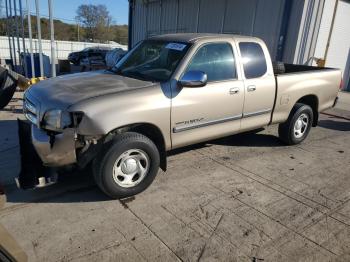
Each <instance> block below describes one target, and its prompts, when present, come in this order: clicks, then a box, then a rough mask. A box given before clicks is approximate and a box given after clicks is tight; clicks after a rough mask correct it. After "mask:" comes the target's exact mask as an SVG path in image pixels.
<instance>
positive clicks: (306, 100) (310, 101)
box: [297, 95, 318, 126]
mask: <svg viewBox="0 0 350 262" xmlns="http://www.w3.org/2000/svg"><path fill="white" fill-rule="evenodd" d="M297 103H301V104H304V105H308V106H310V107H311V108H312V111H313V113H314V121H313V123H312V126H317V123H318V98H317V96H315V95H307V96H304V97H302V98H300V99H299V100H298V101H297Z"/></svg>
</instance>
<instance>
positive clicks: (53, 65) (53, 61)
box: [48, 0, 56, 77]
mask: <svg viewBox="0 0 350 262" xmlns="http://www.w3.org/2000/svg"><path fill="white" fill-rule="evenodd" d="M48 1H49V2H48V4H49V17H50V35H51V77H56V57H55V53H56V52H55V29H54V24H53V9H52V0H48Z"/></svg>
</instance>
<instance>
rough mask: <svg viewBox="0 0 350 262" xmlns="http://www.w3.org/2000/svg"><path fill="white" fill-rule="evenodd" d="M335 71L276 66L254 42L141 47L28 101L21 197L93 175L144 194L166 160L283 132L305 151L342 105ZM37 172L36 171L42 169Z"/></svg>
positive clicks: (185, 38) (109, 189)
mask: <svg viewBox="0 0 350 262" xmlns="http://www.w3.org/2000/svg"><path fill="white" fill-rule="evenodd" d="M340 83H341V72H340V70H337V69H330V68H318V67H312V66H305V65H292V64H282V63H278V64H276V66H273V64H272V62H271V58H270V55H269V52H268V49H267V47H266V45H265V43H264V42H263V41H262V40H260V39H258V38H254V37H244V36H235V35H216V34H172V35H162V36H155V37H152V38H150V39H148V40H145V41H142V42H140V43H138V44H137V45H136V46H135V47H134V48H133V49H132V50H131V51H129V52H128V53H127V54H126V55H125V56H124V57H123V58H122V59H121V60H120V61H118V62H117V63H116V65H115V66H114V67H113V68H112V69H111V70H109V71H107V70H105V71H103V70H102V71H95V72H87V73H79V74H72V75H68V76H60V77H56V78H52V79H49V80H46V81H42V82H39V83H38V84H36V85H34V86H32V87H31V88H29V89H28V90H27V92H26V93H25V98H24V113H25V115H26V117H27V119H28V120H29V122H30V123H29V124H27V123H25V122H20V123H19V135H20V141H21V153H22V171H21V173H20V176H19V178H18V179H17V181H18V184H19V186H20V187H22V188H32V187H41V186H46V185H49V184H51V183H54V182H55V181H56V179H57V174H58V173H59V172H60V171H62V170H66V169H72V168H80V169H81V168H85V167H91V168H92V170H93V174H94V177H95V179H96V182H97V184H98V186H99V187H100V188H101V189H102V191H103V192H105V193H106V194H107V195H109V196H110V197H112V198H122V197H128V196H131V195H134V194H137V193H140V192H142V191H143V190H145V189H146V188H147V187H148V186H149V185H150V184H151V183H152V181H153V180H154V178H155V176H156V175H157V173H158V169H159V167H160V168H162V169H163V170H166V155H167V152H168V151H170V150H172V149H175V148H180V147H183V146H187V145H191V144H195V143H199V142H203V141H207V140H211V139H215V138H219V137H224V136H229V135H232V134H236V133H240V132H244V131H248V130H254V129H257V128H261V127H264V126H268V125H272V124H279V127H278V131H279V136H280V138H281V140H282V141H284V142H285V143H286V144H287V145H294V144H298V143H300V142H302V141H303V140H304V139H305V138H306V137H307V135H308V134H309V131H310V128H311V127H312V126H316V125H317V122H318V116H319V112H322V111H324V110H326V109H328V108H331V107H332V106H334V104H335V103H336V100H337V93H338V90H339V86H340ZM34 163H35V164H34Z"/></svg>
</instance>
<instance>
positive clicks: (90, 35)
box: [76, 5, 112, 42]
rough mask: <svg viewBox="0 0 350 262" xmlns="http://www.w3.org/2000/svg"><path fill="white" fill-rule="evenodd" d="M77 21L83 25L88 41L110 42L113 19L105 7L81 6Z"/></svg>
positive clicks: (78, 10)
mask: <svg viewBox="0 0 350 262" xmlns="http://www.w3.org/2000/svg"><path fill="white" fill-rule="evenodd" d="M76 20H77V21H79V22H80V23H81V25H82V27H83V29H84V30H83V33H84V35H85V38H86V39H87V40H90V41H96V40H99V41H101V42H105V41H107V40H108V37H109V28H110V25H111V23H112V17H111V16H110V15H109V12H108V10H107V7H106V6H105V5H80V6H79V7H78V9H77V16H76Z"/></svg>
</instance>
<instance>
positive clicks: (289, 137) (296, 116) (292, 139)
mask: <svg viewBox="0 0 350 262" xmlns="http://www.w3.org/2000/svg"><path fill="white" fill-rule="evenodd" d="M313 118H314V116H313V111H312V108H311V107H310V106H308V105H304V104H301V103H297V104H296V105H295V106H294V107H293V109H292V112H291V113H290V115H289V117H288V120H287V121H286V122H285V123H283V124H280V125H279V128H278V134H279V137H280V138H281V140H282V141H284V142H285V143H286V144H288V145H296V144H299V143H301V142H302V141H304V140H305V138H306V137H307V136H308V134H309V132H310V129H311V126H312V123H313Z"/></svg>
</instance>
